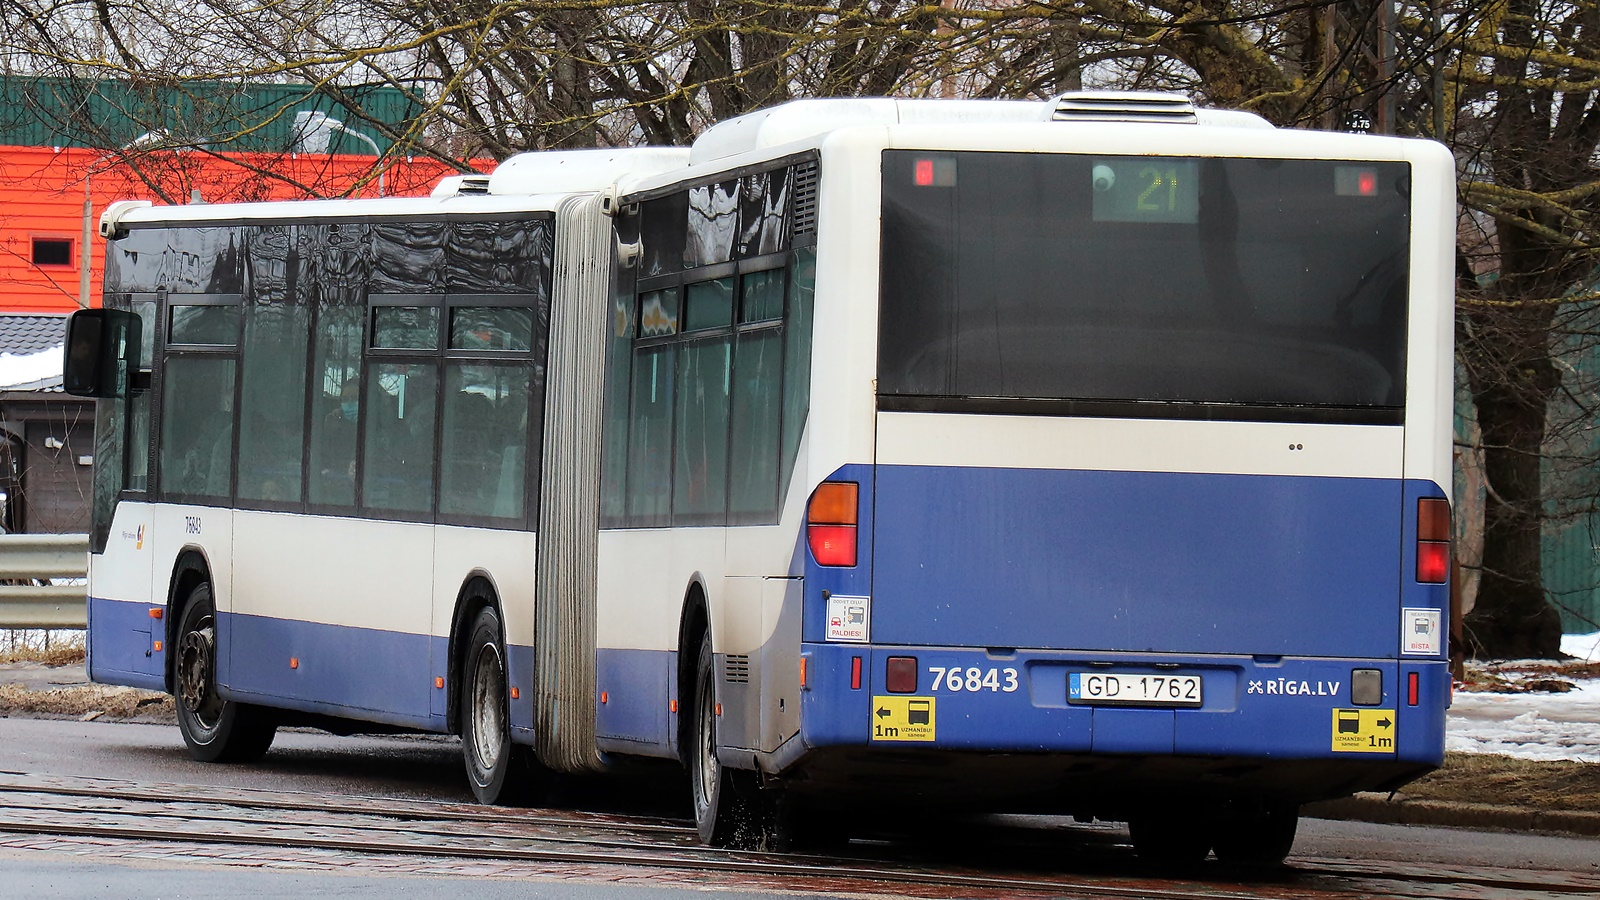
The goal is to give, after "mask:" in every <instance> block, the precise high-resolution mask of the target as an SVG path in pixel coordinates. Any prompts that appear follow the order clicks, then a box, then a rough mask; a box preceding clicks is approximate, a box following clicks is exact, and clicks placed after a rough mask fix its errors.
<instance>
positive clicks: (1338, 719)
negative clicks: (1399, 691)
mask: <svg viewBox="0 0 1600 900" xmlns="http://www.w3.org/2000/svg"><path fill="white" fill-rule="evenodd" d="M1394 732H1395V721H1394V710H1392V709H1336V710H1334V711H1333V751H1334V752H1335V753H1393V752H1394V746H1395V745H1394Z"/></svg>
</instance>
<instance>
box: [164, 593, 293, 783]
mask: <svg viewBox="0 0 1600 900" xmlns="http://www.w3.org/2000/svg"><path fill="white" fill-rule="evenodd" d="M177 645H178V658H177V661H176V671H175V672H174V677H173V682H174V683H173V687H174V689H175V690H174V691H173V694H174V697H173V699H174V701H176V702H174V704H173V705H174V706H175V707H177V711H178V731H179V732H181V733H182V734H183V742H184V744H186V745H188V747H189V755H190V756H192V757H194V758H195V759H197V760H199V761H201V762H215V763H222V762H251V761H254V760H257V759H260V758H261V757H262V755H263V754H265V753H266V752H267V750H268V749H269V748H270V747H271V746H272V738H273V736H274V735H275V734H276V733H277V730H278V726H277V723H276V722H274V721H273V719H272V717H271V714H270V713H268V712H267V710H265V709H262V708H261V707H258V706H251V705H249V704H247V703H239V702H238V701H235V700H224V699H223V698H222V697H221V696H219V695H218V693H217V612H216V606H215V604H214V603H213V602H212V599H211V584H210V582H205V581H202V582H200V583H199V584H197V585H195V586H194V589H193V590H191V591H190V592H189V597H188V599H187V600H185V601H184V604H183V616H182V618H180V619H179V620H178V640H177Z"/></svg>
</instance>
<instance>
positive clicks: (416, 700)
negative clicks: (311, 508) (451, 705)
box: [218, 511, 435, 727]
mask: <svg viewBox="0 0 1600 900" xmlns="http://www.w3.org/2000/svg"><path fill="white" fill-rule="evenodd" d="M235 538H236V542H235V546H236V547H237V561H236V566H235V571H234V573H233V574H234V576H235V577H234V578H233V580H232V582H231V583H232V585H233V587H234V596H233V603H232V604H231V613H232V614H231V615H230V614H229V613H228V612H224V613H223V615H222V617H221V618H222V621H221V622H219V626H221V629H220V630H221V631H222V632H223V633H221V634H219V641H220V642H221V643H222V646H223V647H224V648H225V649H224V652H223V653H222V654H220V658H221V659H222V660H226V661H227V668H226V671H225V672H219V675H218V680H219V682H220V683H221V686H222V687H223V689H224V691H225V693H226V694H228V695H229V696H236V697H239V698H242V699H248V700H251V701H253V702H262V703H270V704H275V705H285V706H291V707H294V708H302V709H311V710H315V711H319V712H329V713H332V714H336V715H338V714H349V715H353V716H357V717H360V718H371V719H374V720H375V721H400V722H403V723H405V724H412V725H417V726H418V727H428V726H429V723H430V721H431V716H430V713H431V709H432V696H431V694H432V691H434V690H435V688H434V687H433V679H434V675H433V671H432V667H431V665H430V653H431V651H430V647H429V644H430V638H429V630H430V621H431V610H430V606H431V602H432V589H433V528H432V526H428V525H418V524H411V523H404V522H380V521H367V520H351V519H341V518H331V517H322V516H300V515H288V514H283V513H268V512H249V511H241V512H239V513H237V514H236V518H235ZM219 580H220V576H219ZM226 609H229V608H228V607H223V606H222V605H221V604H219V610H226ZM380 715H381V717H380Z"/></svg>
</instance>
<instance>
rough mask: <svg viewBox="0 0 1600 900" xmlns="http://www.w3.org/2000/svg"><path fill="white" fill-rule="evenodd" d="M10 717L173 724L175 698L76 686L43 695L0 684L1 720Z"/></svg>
mask: <svg viewBox="0 0 1600 900" xmlns="http://www.w3.org/2000/svg"><path fill="white" fill-rule="evenodd" d="M10 715H33V716H49V717H52V718H72V719H83V718H100V717H102V716H104V717H107V718H112V719H135V718H137V719H140V720H160V721H166V722H170V721H172V717H173V707H172V698H171V697H169V696H167V695H166V694H157V693H155V692H153V691H141V690H139V689H137V688H130V687H114V686H111V685H104V684H74V685H67V686H63V687H53V688H50V689H49V690H42V691H40V690H30V689H29V688H28V687H27V686H25V685H20V684H0V716H10Z"/></svg>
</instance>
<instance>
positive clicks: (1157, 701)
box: [1067, 672, 1202, 706]
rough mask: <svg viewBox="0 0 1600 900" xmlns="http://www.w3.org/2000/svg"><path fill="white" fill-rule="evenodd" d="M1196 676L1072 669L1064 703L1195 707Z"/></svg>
mask: <svg viewBox="0 0 1600 900" xmlns="http://www.w3.org/2000/svg"><path fill="white" fill-rule="evenodd" d="M1201 697H1202V694H1201V684H1200V676H1199V675H1133V674H1128V673H1118V672H1072V673H1071V674H1069V675H1068V676H1067V702H1068V703H1088V704H1097V705H1106V706H1199V705H1200V703H1201Z"/></svg>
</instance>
